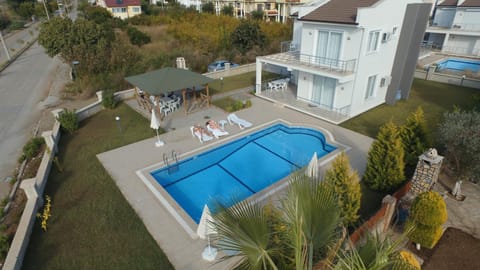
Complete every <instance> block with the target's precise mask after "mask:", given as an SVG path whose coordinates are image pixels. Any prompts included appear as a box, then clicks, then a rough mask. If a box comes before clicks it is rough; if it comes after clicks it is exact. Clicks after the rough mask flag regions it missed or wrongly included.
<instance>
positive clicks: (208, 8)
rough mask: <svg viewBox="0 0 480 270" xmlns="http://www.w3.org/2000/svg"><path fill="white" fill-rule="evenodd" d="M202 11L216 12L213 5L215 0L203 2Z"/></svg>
mask: <svg viewBox="0 0 480 270" xmlns="http://www.w3.org/2000/svg"><path fill="white" fill-rule="evenodd" d="M202 12H204V13H210V14H213V13H215V6H214V5H213V2H207V3H203V4H202Z"/></svg>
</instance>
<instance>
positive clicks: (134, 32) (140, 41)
mask: <svg viewBox="0 0 480 270" xmlns="http://www.w3.org/2000/svg"><path fill="white" fill-rule="evenodd" d="M127 35H128V38H129V39H130V43H132V44H133V45H137V46H138V47H142V46H143V45H145V44H148V43H150V41H151V39H150V36H149V35H147V34H145V33H144V32H142V31H140V30H138V29H137V28H135V27H134V26H130V27H128V28H127Z"/></svg>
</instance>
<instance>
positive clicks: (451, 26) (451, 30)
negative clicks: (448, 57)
mask: <svg viewBox="0 0 480 270" xmlns="http://www.w3.org/2000/svg"><path fill="white" fill-rule="evenodd" d="M432 17H433V18H432V20H431V23H430V26H429V27H428V28H427V30H426V32H427V33H426V35H425V41H424V44H425V45H427V46H431V47H433V48H436V49H441V50H442V52H446V53H453V54H463V55H473V56H480V0H440V1H438V3H437V6H436V8H435V10H434V12H433V14H432Z"/></svg>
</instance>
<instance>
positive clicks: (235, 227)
mask: <svg viewBox="0 0 480 270" xmlns="http://www.w3.org/2000/svg"><path fill="white" fill-rule="evenodd" d="M270 207H273V211H272V209H271V208H270ZM270 207H265V206H261V205H259V204H251V203H250V202H247V201H242V202H240V203H236V204H234V205H233V206H231V207H225V206H222V205H221V204H220V205H219V206H218V207H217V209H218V212H217V214H216V215H214V219H215V222H214V225H215V229H216V231H217V233H218V237H219V239H222V241H219V242H218V247H219V248H220V249H221V250H223V251H225V254H234V255H225V257H224V258H223V259H228V258H231V257H237V258H238V259H239V260H238V261H237V264H236V267H235V268H236V269H302V270H303V269H312V266H313V264H314V263H315V262H317V261H318V260H319V259H322V258H324V257H325V256H326V255H327V253H328V252H327V251H328V247H331V245H332V244H333V243H337V242H338V236H339V234H338V232H339V228H340V226H341V221H340V215H339V211H337V202H336V199H335V196H334V193H333V191H332V190H331V189H330V188H329V186H328V185H326V184H325V183H322V182H318V181H315V180H313V179H310V178H308V177H306V176H305V175H303V174H298V175H296V176H295V178H294V179H293V180H292V181H291V182H290V185H289V190H288V191H287V195H286V197H285V198H284V199H283V200H282V201H281V202H280V205H279V206H270ZM275 213H278V214H275ZM280 213H282V214H280ZM284 247H287V248H284Z"/></svg>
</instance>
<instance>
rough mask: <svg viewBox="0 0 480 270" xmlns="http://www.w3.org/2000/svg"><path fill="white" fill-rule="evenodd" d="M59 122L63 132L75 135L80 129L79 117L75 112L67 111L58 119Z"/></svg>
mask: <svg viewBox="0 0 480 270" xmlns="http://www.w3.org/2000/svg"><path fill="white" fill-rule="evenodd" d="M57 120H58V122H60V126H61V127H62V129H63V130H65V131H67V132H69V133H73V132H74V131H75V130H77V129H78V117H77V114H76V113H75V111H73V110H72V111H70V110H65V111H63V112H62V113H61V114H60V115H59V116H58V117H57Z"/></svg>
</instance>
